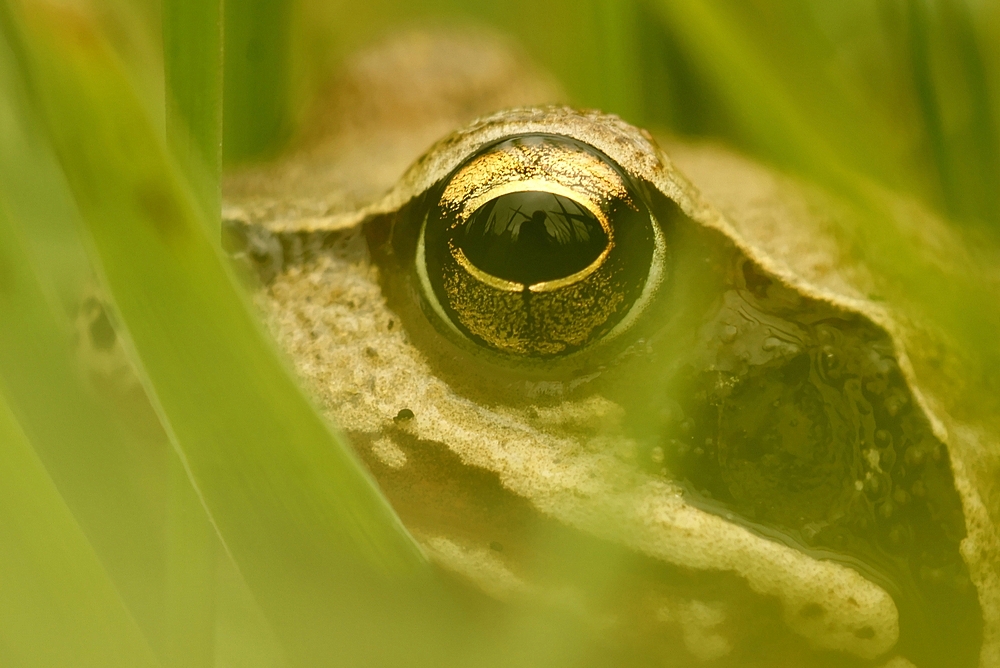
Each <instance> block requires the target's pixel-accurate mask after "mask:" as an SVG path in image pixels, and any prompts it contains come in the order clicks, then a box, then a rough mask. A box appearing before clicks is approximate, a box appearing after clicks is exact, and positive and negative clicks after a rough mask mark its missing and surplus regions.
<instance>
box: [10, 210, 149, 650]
mask: <svg viewBox="0 0 1000 668" xmlns="http://www.w3.org/2000/svg"><path fill="white" fill-rule="evenodd" d="M0 216H2V214H0ZM5 225H6V223H5V221H2V220H0V226H5ZM5 260H6V258H3V259H0V263H3V262H4V261H5ZM0 266H2V265H0ZM0 508H3V513H0V572H2V573H3V577H2V578H0V601H2V604H0V663H3V665H5V666H19V667H21V668H33V667H36V666H37V667H38V668H48V667H49V666H79V668H113V667H114V666H122V667H123V668H140V667H142V666H150V667H152V666H156V665H157V663H156V661H155V659H154V658H153V653H152V651H151V650H150V649H149V646H148V645H147V644H146V641H145V639H144V638H143V636H142V633H141V632H140V631H139V629H138V627H137V626H136V624H135V622H134V621H133V620H132V618H131V617H130V616H129V613H128V611H127V610H126V608H125V606H124V605H123V604H122V601H121V599H120V598H118V593H117V592H116V591H115V587H114V585H113V584H112V583H111V582H110V581H109V580H108V577H107V575H106V574H105V572H104V571H103V569H102V568H101V564H100V562H99V561H98V560H97V558H96V556H95V555H94V552H93V550H91V548H90V544H89V543H88V542H87V539H86V537H85V536H84V535H83V532H81V531H80V528H79V527H78V526H77V525H76V523H75V522H74V520H73V516H72V515H71V514H70V512H69V510H68V509H67V508H66V506H65V504H64V503H63V501H62V498H61V497H60V496H59V492H58V490H56V488H55V486H54V485H53V484H52V480H51V479H49V477H48V476H47V475H46V472H45V467H44V466H42V463H41V462H40V461H39V460H38V458H37V457H36V456H35V453H34V452H33V450H32V448H31V444H30V443H29V442H28V440H27V438H26V437H25V435H24V433H23V432H22V431H21V429H20V428H19V426H18V424H17V422H16V421H15V419H14V416H13V415H12V414H11V412H10V409H9V408H8V406H7V404H6V402H5V401H4V398H3V396H2V395H0Z"/></svg>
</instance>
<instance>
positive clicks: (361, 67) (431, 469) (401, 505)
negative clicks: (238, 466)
mask: <svg viewBox="0 0 1000 668" xmlns="http://www.w3.org/2000/svg"><path fill="white" fill-rule="evenodd" d="M553 90H554V89H553V87H552V86H551V84H549V83H547V81H546V80H545V79H544V78H541V77H539V76H538V75H536V74H534V73H532V72H531V71H530V69H529V68H527V67H526V66H525V65H524V64H523V63H522V62H521V61H520V60H519V59H518V58H517V57H516V56H513V55H510V52H509V51H507V50H506V47H504V46H503V45H502V44H500V43H498V42H496V41H495V40H492V39H488V38H483V37H480V38H472V39H470V38H461V37H448V38H435V39H432V38H428V37H422V36H409V37H406V38H403V39H401V40H397V41H393V42H390V43H388V44H386V45H383V46H381V47H379V48H377V49H375V50H373V51H370V52H368V53H366V54H363V55H361V56H359V57H357V58H356V59H354V60H353V61H352V62H351V64H350V66H349V67H348V69H347V73H346V74H345V75H344V76H343V77H342V79H341V80H340V82H339V84H338V86H337V88H336V89H335V95H334V96H333V99H335V100H337V103H336V104H335V105H333V108H332V109H331V107H330V106H328V107H326V108H325V112H324V113H325V114H326V115H325V116H324V117H323V118H324V126H325V127H326V128H327V130H325V131H317V132H316V133H315V134H314V135H311V136H310V137H308V138H307V143H306V145H305V148H303V149H301V150H299V151H298V152H296V153H294V154H292V155H291V156H290V157H287V158H285V159H283V160H281V161H278V162H277V163H275V164H271V165H267V166H264V167H258V168H253V169H248V170H245V171H243V172H241V173H238V174H235V175H233V176H232V177H231V178H230V179H229V181H228V182H227V184H226V200H227V205H226V208H225V211H224V217H225V218H226V219H227V221H228V223H227V224H228V226H229V228H230V243H232V244H233V246H234V248H235V249H236V255H237V256H238V257H242V258H244V259H249V260H250V262H251V264H252V265H253V266H254V268H255V269H256V270H257V272H258V274H259V276H260V277H261V278H262V281H261V282H262V286H263V287H262V288H261V289H260V290H259V291H258V293H257V297H256V299H257V303H258V305H259V306H260V307H261V309H262V311H263V313H264V316H265V319H266V321H267V322H268V324H269V326H270V328H271V330H272V332H273V334H274V336H275V338H276V339H277V340H278V342H279V344H280V346H281V347H282V348H283V349H284V350H285V351H286V353H287V354H288V356H289V358H290V360H291V361H292V363H293V364H294V366H295V368H296V370H297V371H298V373H299V374H300V376H301V377H302V379H303V381H304V383H305V384H306V385H307V386H308V387H309V388H310V390H311V391H312V393H313V394H314V396H315V397H316V399H317V401H318V402H319V403H320V405H321V406H322V407H323V409H324V410H326V411H327V413H328V414H329V416H330V418H331V420H333V421H334V422H335V423H336V424H337V425H338V426H339V427H340V428H341V429H342V430H343V431H344V432H345V433H346V434H347V435H348V437H349V439H350V441H351V443H352V445H353V446H354V448H355V449H356V451H357V453H358V454H359V456H360V457H361V458H362V459H363V460H364V461H365V462H366V464H367V465H368V467H369V469H370V470H371V472H372V474H373V475H374V477H375V478H376V479H377V480H378V482H379V484H380V485H381V487H382V489H383V491H384V492H385V494H386V495H387V497H388V498H389V499H390V501H391V502H392V503H393V505H394V507H395V508H396V510H397V512H398V513H399V514H400V516H401V518H402V519H403V521H404V522H405V523H406V525H407V526H408V528H409V529H410V530H411V531H412V533H413V534H414V536H415V537H416V538H417V539H418V541H419V542H420V543H421V544H422V545H423V547H424V548H425V550H426V552H427V554H428V555H429V556H430V557H431V558H432V559H433V560H435V561H436V562H437V563H439V564H441V565H442V566H443V567H444V568H447V569H449V570H452V571H454V572H456V573H458V574H459V575H461V576H462V577H464V578H466V579H467V580H468V581H470V582H472V583H474V584H475V585H477V586H478V587H480V588H481V589H482V590H483V591H485V592H487V593H488V594H490V595H491V596H493V597H496V598H497V599H500V600H502V601H516V600H519V599H531V600H534V601H536V602H543V603H545V604H547V605H552V606H556V607H559V608H560V609H563V610H567V611H569V612H570V613H571V614H573V615H577V616H579V617H580V618H581V619H583V620H585V623H586V624H589V625H592V627H593V629H594V631H595V633H598V634H604V635H605V636H606V637H607V638H609V639H610V641H611V642H616V643H622V644H624V645H626V646H630V647H633V648H635V652H636V653H637V654H639V655H642V656H646V657H652V658H653V660H654V663H656V662H660V663H662V664H663V665H684V666H687V665H692V666H696V665H702V664H706V665H713V666H745V665H773V666H883V665H885V666H895V667H902V666H910V665H915V666H919V667H921V668H923V667H936V666H957V667H962V666H976V665H979V666H981V667H982V668H987V667H990V666H997V665H1000V540H998V536H997V529H996V526H997V522H998V520H1000V489H998V484H997V482H996V481H997V480H998V479H1000V464H998V454H997V453H998V452H1000V443H998V442H997V439H996V434H997V433H998V432H997V431H996V428H995V425H991V424H987V423H975V422H973V421H965V422H959V421H957V420H955V419H954V418H953V417H951V414H950V413H949V408H950V407H951V406H952V403H951V401H954V400H951V401H949V400H948V398H947V397H943V396H941V395H939V394H935V390H936V389H937V388H943V387H951V386H953V383H949V382H948V381H947V380H946V379H945V380H941V379H938V378H935V377H934V376H933V374H934V373H938V374H941V375H942V376H943V375H945V372H944V371H937V372H935V371H934V368H935V367H934V366H933V365H931V364H929V363H928V362H927V360H928V358H929V357H930V353H929V352H928V351H929V350H931V349H935V350H936V348H935V346H934V342H935V339H934V336H935V334H934V333H933V332H934V330H933V329H932V328H926V327H916V326H914V325H913V322H914V321H915V320H916V319H917V318H918V315H915V313H914V312H913V311H912V310H907V307H906V306H905V305H904V304H905V302H904V301H903V300H902V299H891V298H890V299H880V300H879V301H875V300H873V299H872V298H871V297H870V295H876V294H881V295H885V294H886V291H887V288H886V287H885V285H884V284H883V282H881V280H880V278H879V276H878V275H876V274H874V273H873V271H872V270H871V269H870V268H868V267H866V266H864V265H862V264H861V263H860V261H857V260H854V259H852V257H851V256H850V255H849V254H848V253H847V249H849V248H850V246H849V242H848V232H847V231H846V230H845V226H844V224H843V220H846V219H848V218H849V217H850V216H851V215H852V213H851V210H850V207H849V206H848V205H846V204H844V203H843V202H839V201H837V200H835V199H834V198H831V197H829V196H827V195H825V194H823V193H822V192H820V191H818V190H816V189H814V188H812V187H810V186H808V185H805V184H802V183H799V182H796V181H794V180H793V179H791V178H787V177H784V176H781V175H778V174H775V173H774V172H772V171H769V170H768V169H766V168H764V167H762V166H760V165H757V164H755V163H753V162H750V161H748V160H747V159H745V158H742V157H740V156H738V155H736V154H734V153H731V152H729V151H727V150H725V149H723V148H720V147H716V146H693V145H685V144H682V143H677V142H671V141H668V140H664V141H663V142H661V146H663V147H665V148H666V149H667V150H666V151H664V150H663V149H662V148H660V146H658V145H657V143H656V142H655V141H654V140H653V138H652V137H651V136H650V135H649V134H648V133H646V132H645V131H642V130H639V129H636V128H634V127H632V126H630V125H628V124H626V123H624V122H623V121H621V120H619V119H618V118H616V117H614V116H608V115H604V114H601V113H597V112H580V111H575V110H572V109H569V108H566V107H561V106H523V105H532V104H538V103H546V102H552V101H553V100H554V99H556V98H557V94H555V93H554V92H553ZM511 107H517V108H514V109H513V110H511V111H500V112H499V113H493V114H492V115H486V116H482V115H483V114H487V113H489V112H494V111H495V110H496V109H503V108H511ZM477 115H480V116H481V117H480V119H479V120H475V121H473V122H471V123H469V122H468V121H469V119H471V118H473V117H475V116H477ZM331 128H332V129H331ZM455 128H461V129H458V130H457V131H456V130H455ZM448 132H452V134H447V133H448ZM533 133H542V134H546V135H559V136H563V137H569V138H571V139H574V140H577V141H580V142H583V143H585V144H587V145H589V146H592V147H594V148H596V149H597V150H599V151H600V152H601V153H603V154H604V155H606V156H608V157H609V158H610V159H611V160H612V161H614V163H616V164H617V165H618V166H620V167H621V169H622V170H624V171H625V172H626V173H627V174H629V175H630V176H631V177H632V178H634V179H635V180H636V182H638V183H641V184H642V187H643V188H645V189H646V190H647V191H648V193H649V198H650V200H651V202H653V204H652V206H653V209H654V213H656V212H659V214H658V221H659V223H658V224H660V225H661V227H662V230H663V233H664V236H665V238H666V240H667V243H668V248H669V251H670V260H669V263H668V267H667V274H666V276H665V278H664V283H663V287H662V288H661V289H660V291H659V292H658V293H657V295H656V297H655V299H654V300H653V302H654V303H652V304H651V305H650V306H649V307H648V308H647V309H646V312H645V313H643V314H642V315H641V317H640V318H639V319H638V321H637V323H636V324H635V326H634V327H633V328H632V329H630V330H629V331H628V332H627V333H626V334H624V335H622V336H620V337H618V338H617V339H616V340H615V341H614V342H611V343H608V344H607V345H603V346H602V345H597V346H596V347H595V350H593V351H584V352H582V353H580V354H579V355H577V356H575V357H574V356H569V357H567V358H566V359H563V360H555V361H552V362H551V363H540V364H536V363H532V364H527V365H524V364H517V363H512V364H503V363H501V362H500V361H498V360H497V358H496V357H495V356H493V357H491V356H490V355H489V354H484V355H480V354H478V353H477V351H476V349H475V346H474V345H473V344H469V343H468V342H462V341H459V340H456V338H455V337H454V336H453V335H449V334H447V331H446V329H447V328H443V327H442V326H441V323H435V322H433V314H432V313H430V311H429V310H428V309H427V308H426V304H424V303H423V301H422V297H421V295H420V290H419V285H418V284H417V282H415V281H414V280H413V279H412V276H413V262H414V258H413V256H412V254H411V253H410V246H408V245H407V243H408V242H406V241H405V239H406V238H408V235H410V236H412V230H413V226H414V225H415V224H416V223H415V222H414V220H416V219H417V218H419V216H420V215H421V214H420V211H421V207H422V206H425V203H424V200H422V199H421V196H422V195H423V194H424V193H426V192H427V191H428V190H429V189H431V188H432V187H433V186H435V184H438V183H439V182H441V181H442V179H445V178H446V177H447V176H448V175H449V174H450V173H452V172H453V171H454V170H455V168H456V167H457V166H458V165H460V164H461V163H462V162H463V161H464V160H466V159H467V158H468V157H469V156H470V155H473V154H475V153H476V151H478V150H479V149H481V148H482V147H483V146H485V145H488V144H490V143H491V142H495V141H497V140H500V139H503V138H506V137H512V136H518V135H524V134H533ZM445 135H447V136H446V137H445V138H444V139H441V140H440V141H438V142H437V143H436V144H434V145H433V146H432V147H431V148H430V149H429V150H428V149H427V147H428V146H429V145H430V144H431V142H432V141H433V140H434V139H436V138H438V137H440V136H445ZM421 155H422V157H419V159H417V158H418V156H421ZM668 156H669V157H668ZM415 159H417V160H416V162H413V160H415ZM411 162H412V163H413V164H412V166H410V167H409V169H407V170H406V171H405V173H403V175H402V177H401V178H398V180H396V179H397V177H398V175H399V174H400V173H401V172H402V170H403V168H404V167H405V166H406V165H407V164H408V163H411ZM393 182H395V185H394V186H392V183H393ZM390 186H392V187H391V189H389V190H388V194H386V195H384V196H382V197H378V195H379V193H380V192H382V191H384V190H386V189H387V188H389V187H390ZM878 196H879V197H883V198H884V201H885V202H887V203H888V206H891V207H892V209H893V210H894V211H895V212H896V213H897V214H898V215H897V220H898V224H899V225H900V226H901V227H903V228H905V229H906V230H908V232H907V234H909V235H910V236H917V237H919V238H921V239H926V240H929V241H932V242H933V243H934V244H935V246H934V247H935V249H936V250H935V252H937V253H939V255H940V257H941V259H940V263H941V264H942V266H943V267H944V269H943V271H945V272H947V271H949V270H950V268H951V267H952V266H953V265H952V264H949V263H954V266H958V264H959V263H960V262H961V247H960V246H959V245H958V244H957V242H955V241H953V240H952V239H951V237H950V236H949V231H948V229H947V228H946V227H945V226H944V225H943V224H942V223H941V222H939V221H937V220H936V219H934V218H933V217H932V216H930V215H928V214H926V213H924V212H922V211H921V210H919V208H917V207H915V206H914V205H912V204H907V203H905V202H902V201H897V200H894V199H892V198H891V197H890V196H888V195H884V194H878ZM889 294H890V297H891V296H892V293H891V292H890V293H889ZM939 366H940V365H939ZM928 374H930V375H928ZM761 444H763V445H761ZM803 448H804V449H805V450H807V451H806V452H803V451H802V450H803ZM810 448H811V449H812V450H814V451H808V450H809V449H810ZM915 539H916V540H918V541H922V542H921V543H920V544H919V545H917V547H914V540H915ZM928 545H933V546H934V547H933V548H931V549H929V548H928V547H927V546H928Z"/></svg>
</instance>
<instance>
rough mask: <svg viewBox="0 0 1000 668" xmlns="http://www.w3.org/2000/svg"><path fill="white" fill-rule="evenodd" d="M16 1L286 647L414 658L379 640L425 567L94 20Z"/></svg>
mask: <svg viewBox="0 0 1000 668" xmlns="http://www.w3.org/2000/svg"><path fill="white" fill-rule="evenodd" d="M7 7H8V8H7V9H5V10H4V12H3V15H2V19H3V27H4V30H5V32H6V33H7V35H8V37H9V39H10V40H11V42H13V43H14V44H15V45H16V46H17V47H18V49H17V53H18V56H19V58H20V63H21V66H22V71H23V73H24V77H25V79H26V81H27V82H28V87H29V90H30V91H31V93H32V97H33V100H34V102H35V104H36V106H37V109H38V112H39V113H40V116H41V117H42V118H43V119H44V121H45V125H46V127H47V129H48V132H49V135H50V138H51V140H52V142H53V145H54V147H55V151H56V154H57V155H58V157H59V159H60V162H61V164H62V166H63V169H64V171H65V173H66V176H67V178H68V180H69V182H70V185H71V189H72V190H73V192H74V194H75V196H76V199H77V203H78V205H79V207H80V210H81V212H82V215H83V218H84V220H85V221H86V224H87V227H88V229H89V231H90V234H91V236H92V238H93V241H94V248H95V249H96V253H97V256H98V257H99V260H100V266H101V267H102V269H103V272H104V277H105V279H106V282H107V285H108V288H109V289H110V292H111V295H112V296H113V298H114V301H115V304H116V306H117V310H118V312H119V314H120V317H121V321H122V323H123V325H124V326H125V328H126V329H127V331H128V333H129V335H130V338H131V342H132V344H133V345H134V347H135V350H136V352H137V355H138V358H139V360H140V361H141V367H142V368H143V370H144V372H145V373H146V374H147V380H148V383H149V387H150V394H151V396H153V397H154V398H155V402H156V403H157V404H158V407H159V410H160V411H161V415H162V417H163V420H164V423H165V424H166V425H167V426H168V429H169V431H170V432H171V434H172V436H173V438H175V439H176V441H175V442H176V445H177V447H178V448H179V451H180V452H181V454H182V458H183V460H184V462H185V465H186V466H187V468H188V472H189V474H190V475H191V477H192V479H193V481H194V483H195V485H196V487H197V489H198V492H199V493H200V495H201V497H202V499H203V501H204V503H205V505H206V507H207V508H208V510H209V512H210V514H211V516H212V519H213V521H214V523H215V525H216V527H217V528H218V530H219V532H220V534H221V536H222V539H223V541H224V542H225V544H226V546H227V548H228V550H229V551H230V553H231V554H232V555H233V557H234V559H235V560H236V562H237V564H238V566H239V568H240V569H241V571H242V573H243V575H244V577H245V578H246V580H247V582H248V584H249V585H250V587H251V589H252V590H253V592H254V594H255V596H256V598H257V599H258V601H259V603H260V604H261V606H262V609H263V610H264V612H265V614H266V615H267V616H268V618H269V619H270V621H271V622H272V624H273V625H274V626H275V629H276V631H277V633H278V636H279V637H280V638H281V640H282V641H283V643H284V646H285V649H286V651H287V652H288V654H289V655H290V657H292V658H294V659H297V660H298V662H299V663H301V664H303V665H315V664H314V662H315V661H316V660H318V659H319V658H321V657H330V656H345V658H346V657H347V656H350V653H351V652H352V651H354V652H364V653H367V654H372V653H374V654H376V655H378V654H381V655H382V656H383V657H386V656H395V657H396V660H401V656H402V653H403V652H404V648H405V651H406V652H407V653H409V654H412V652H413V651H414V645H413V644H412V643H413V642H416V641H418V638H416V637H411V638H409V642H404V643H400V645H392V646H389V645H385V644H381V643H374V642H371V640H372V638H373V634H374V633H375V631H376V628H384V627H386V626H388V628H392V627H393V622H395V623H396V624H397V625H402V624H403V621H402V620H404V619H406V620H407V621H409V620H412V619H417V618H416V616H415V615H413V614H412V613H414V612H415V610H413V609H411V607H410V606H408V605H406V604H404V603H403V602H402V601H400V600H395V599H398V598H399V597H403V599H404V600H405V594H406V592H407V591H408V587H409V586H410V585H412V584H413V583H415V582H424V581H425V578H426V576H427V575H428V570H427V566H426V563H425V561H424V559H423V557H422V555H421V554H420V552H419V550H418V549H417V548H416V546H415V544H414V543H413V542H412V540H411V538H410V537H409V535H408V534H407V533H406V532H405V530H404V529H403V528H402V525H401V524H400V523H399V522H398V520H397V518H396V517H395V515H394V513H393V512H392V510H391V509H390V508H389V506H388V505H387V504H386V502H385V501H384V500H383V499H382V497H381V496H380V495H379V493H378V491H377V490H376V489H375V487H374V485H373V484H372V482H371V481H370V479H369V478H368V476H367V475H366V474H365V473H364V472H363V471H362V469H361V468H360V465H359V464H358V463H357V462H356V460H355V459H354V458H353V456H352V455H350V454H349V452H348V451H347V449H346V448H345V447H344V445H343V444H342V443H341V442H340V441H339V439H337V438H335V437H334V436H333V434H332V433H331V432H330V430H329V428H328V427H327V425H326V424H325V423H324V421H323V419H322V418H321V417H320V416H319V415H318V414H317V413H316V412H315V411H314V410H313V408H312V406H311V405H310V404H309V402H308V401H307V400H306V399H305V398H304V397H303V395H302V393H301V391H300V390H299V388H298V387H297V385H296V384H295V383H294V381H293V380H292V379H291V377H290V376H289V375H288V372H287V371H286V369H285V368H284V367H283V366H282V364H281V363H280V362H279V360H278V358H277V357H276V355H275V353H274V351H273V349H272V347H271V345H270V344H269V342H268V341H267V340H266V338H265V337H264V335H263V334H262V332H261V330H260V328H259V325H258V324H257V323H256V321H255V320H254V318H253V316H252V315H251V314H250V312H249V311H248V308H247V306H246V304H245V303H244V301H243V299H242V298H241V296H240V295H239V293H238V292H237V290H236V288H235V286H234V285H233V283H232V280H231V277H230V273H229V271H228V270H227V267H226V266H225V265H224V261H223V260H222V258H221V257H220V255H219V253H218V252H217V249H216V245H217V244H215V243H213V242H211V241H210V240H209V237H208V235H207V232H206V226H205V225H204V224H203V222H202V221H201V220H200V211H201V209H200V207H198V206H197V205H196V204H195V203H194V200H193V198H192V197H191V196H190V194H189V191H187V190H186V189H185V188H184V184H183V179H182V178H181V177H179V176H178V174H177V172H176V171H175V169H174V168H173V167H172V165H171V162H170V160H169V158H168V157H167V155H166V151H165V147H164V146H163V145H162V142H161V141H160V140H159V138H158V136H157V133H156V132H155V131H154V130H153V128H152V127H151V125H150V123H149V120H148V118H147V117H146V116H145V115H144V113H143V110H142V108H141V105H140V104H139V102H138V100H137V98H136V96H135V94H134V92H133V91H132V90H131V89H130V87H129V85H128V83H127V81H126V79H125V77H124V76H123V73H122V70H121V68H120V66H119V65H118V63H117V61H116V60H115V58H114V56H113V55H112V54H111V52H110V50H109V49H108V47H107V46H106V45H105V44H104V42H103V41H102V39H101V38H100V36H99V35H98V34H97V33H96V32H95V29H94V26H93V24H92V23H91V22H90V20H89V18H88V17H87V16H86V15H84V14H82V13H79V12H77V11H73V10H70V9H67V8H65V7H58V8H57V7H56V6H54V5H49V4H44V3H25V4H24V5H23V9H24V10H25V11H24V12H23V14H19V13H16V9H15V7H16V6H14V5H8V6H7ZM390 598H393V599H394V600H390ZM407 644H409V645H410V646H409V647H405V646H406V645H407ZM417 647H419V643H418V644H417Z"/></svg>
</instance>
